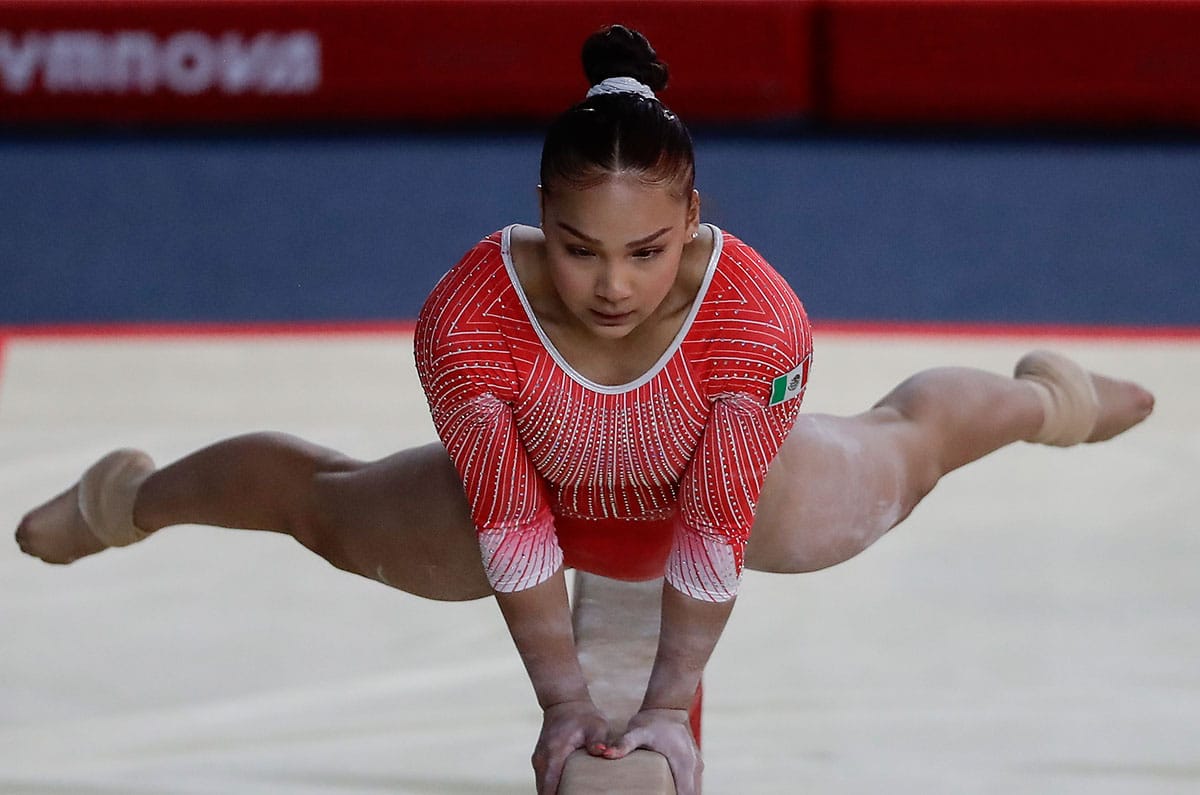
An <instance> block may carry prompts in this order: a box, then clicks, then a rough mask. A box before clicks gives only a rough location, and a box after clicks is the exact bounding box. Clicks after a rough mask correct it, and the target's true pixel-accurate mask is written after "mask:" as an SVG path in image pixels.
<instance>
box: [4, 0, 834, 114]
mask: <svg viewBox="0 0 1200 795" xmlns="http://www.w3.org/2000/svg"><path fill="white" fill-rule="evenodd" d="M812 7H813V3H812V2H778V0H620V1H615V2H584V1H582V0H526V1H525V2H520V1H516V0H454V1H453V2H450V1H448V0H406V1H405V2H394V1H389V0H294V1H284V0H238V1H237V2H230V1H215V0H113V1H112V2H104V3H96V2H81V1H80V0H8V2H5V3H3V4H0V70H3V73H2V74H0V78H7V80H3V79H0V119H10V120H12V119H18V120H95V119H99V120H108V121H137V120H157V121H198V120H205V121H259V120H305V119H339V118H342V119H349V120H355V121H361V120H368V121H369V120H380V119H402V120H415V121H433V122H444V121H462V120H492V119H497V118H500V119H505V118H518V119H527V118H534V119H544V118H548V117H550V116H552V115H554V114H556V113H558V112H559V111H561V110H562V109H564V108H565V107H567V106H568V105H569V104H570V103H572V102H574V101H577V100H579V99H581V98H582V96H583V93H584V91H585V90H586V88H587V84H586V82H585V80H584V78H583V73H582V69H581V68H580V65H579V48H580V45H582V43H583V40H584V38H585V37H586V36H587V34H588V33H590V32H592V31H593V30H596V29H597V28H599V27H600V26H601V25H603V24H608V23H612V22H622V23H624V24H627V25H631V26H634V27H637V28H639V29H641V30H642V31H643V32H645V33H646V34H647V36H649V37H650V40H651V41H652V42H653V43H654V45H655V47H656V48H657V49H658V51H659V53H660V56H661V57H662V58H663V59H664V60H666V61H667V62H668V63H669V65H670V66H671V67H672V69H673V73H674V75H675V76H676V77H675V78H674V79H673V80H672V83H671V86H670V87H669V88H668V90H667V92H666V93H665V94H664V95H663V98H664V100H665V101H666V102H667V103H668V104H669V105H670V106H672V107H673V108H674V109H675V110H677V111H678V112H679V113H680V114H681V115H683V116H684V117H685V118H687V119H689V120H701V121H702V120H730V121H761V120H769V119H778V118H796V117H798V116H800V115H802V114H804V113H806V112H807V110H808V105H809V85H810V80H809V79H808V77H807V70H808V67H809V64H810V63H811V53H810V51H809V40H810V35H809V31H810V26H809V19H810V17H811V13H812ZM80 32H83V33H84V36H85V38H83V39H81V38H79V37H78V34H79V33H80ZM146 33H150V34H152V39H153V40H152V41H151V42H150V43H149V44H147V40H146V38H145V34H146ZM233 33H237V34H238V35H239V36H240V38H239V39H236V40H235V44H236V50H235V52H236V54H237V58H240V59H241V60H242V62H243V66H244V67H246V68H248V69H250V72H249V73H248V72H246V71H245V69H243V71H242V72H240V73H239V72H237V69H236V68H235V69H234V71H233V73H230V71H229V69H230V62H231V59H230V58H227V57H223V54H224V51H222V49H221V48H222V46H224V45H223V44H222V40H223V38H225V37H228V36H230V35H231V34H233ZM64 34H66V35H67V36H68V37H69V36H76V38H74V39H71V38H67V39H64V38H63V35H64ZM197 34H198V35H197ZM264 35H266V36H275V37H276V38H275V40H274V45H272V43H271V41H268V42H267V47H266V51H265V56H264V57H265V59H266V60H265V62H264V63H265V65H264V64H262V63H260V64H259V67H260V68H258V73H257V75H256V74H254V73H253V72H254V68H253V63H254V62H253V58H254V54H253V53H252V52H251V50H250V45H251V43H252V42H254V41H255V40H256V37H259V39H258V40H259V41H260V43H261V41H262V39H261V37H262V36H264ZM131 36H132V38H131ZM139 36H140V37H141V38H138V37H139ZM181 36H183V37H184V38H182V39H181V38H180V37H181ZM5 37H7V38H5ZM39 37H40V38H39ZM297 37H299V38H297ZM64 42H65V43H64ZM280 42H283V46H284V47H286V46H289V45H291V46H293V50H292V51H290V56H289V52H288V51H286V49H285V50H284V51H282V52H279V51H276V52H272V51H271V49H270V48H271V46H275V45H279V43H280ZM197 47H198V48H199V49H198V50H197ZM121 48H124V49H123V50H122V49H121ZM138 48H142V49H140V50H139V49H138ZM146 48H149V50H147V49H146ZM131 49H132V50H138V52H137V53H136V56H137V57H136V58H135V57H133V56H131V55H130V50H131ZM276 49H277V50H278V47H276ZM150 50H153V52H154V53H155V54H154V55H153V56H150V55H147V52H149V51H150ZM260 54H261V53H260ZM288 57H291V58H292V62H291V63H289V62H288ZM22 59H24V60H22ZM39 59H40V60H39ZM55 59H57V60H55ZM122 59H123V60H122ZM51 61H53V65H52V64H51ZM117 61H120V63H117ZM81 64H82V65H81ZM114 64H116V65H114ZM272 64H275V66H272ZM276 67H278V68H281V69H282V70H283V71H282V72H281V73H280V74H278V75H276V77H278V78H279V80H278V81H277V82H276V88H278V86H279V85H283V86H284V87H286V88H288V90H287V91H285V92H284V93H278V92H277V91H271V90H264V86H267V87H268V88H269V86H270V85H271V82H270V81H271V77H270V72H271V69H273V68H276ZM297 67H298V68H299V71H300V72H301V73H302V74H300V75H299V76H297V74H296V69H297ZM289 68H291V70H292V71H291V72H290V73H289V72H288V69H289ZM22 69H24V71H21V70H22ZM131 70H132V71H136V73H137V75H138V78H139V79H141V80H142V81H143V82H141V83H139V82H138V81H137V80H134V79H133V78H131V77H130V74H131ZM51 72H52V73H53V75H54V76H53V77H51V76H50V73H51ZM318 72H319V75H318V74H317V73H318ZM147 73H151V74H149V76H147ZM239 74H240V75H241V79H242V82H241V83H237V80H238V75H239ZM247 74H249V75H250V76H249V78H247ZM168 76H173V78H174V79H173V80H172V79H168ZM314 78H315V81H314ZM223 80H224V84H223V83H222V81H223ZM247 80H248V82H247ZM289 81H290V82H289ZM6 84H7V86H6ZM14 84H17V85H15V88H17V89H20V90H14ZM230 85H234V88H233V89H232V90H231V89H230ZM114 86H115V88H114ZM310 88H311V90H308V89H310ZM180 89H183V90H180Z"/></svg>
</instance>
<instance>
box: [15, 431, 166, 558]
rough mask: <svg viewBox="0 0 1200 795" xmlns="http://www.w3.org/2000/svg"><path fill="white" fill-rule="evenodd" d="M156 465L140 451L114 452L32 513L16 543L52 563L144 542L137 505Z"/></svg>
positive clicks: (25, 550) (18, 530)
mask: <svg viewBox="0 0 1200 795" xmlns="http://www.w3.org/2000/svg"><path fill="white" fill-rule="evenodd" d="M154 469H155V467H154V461H153V460H151V458H150V456H148V455H146V454H145V453H143V452H141V451H140V450H116V451H114V452H112V453H109V454H108V455H106V456H104V457H103V458H101V459H100V460H99V461H97V462H96V463H95V464H93V465H92V466H91V467H90V468H89V469H88V471H87V472H85V473H84V474H83V477H82V478H80V479H79V482H78V483H77V484H75V485H74V486H73V487H71V488H70V489H68V490H67V491H65V492H63V493H62V494H60V495H58V496H57V497H55V498H54V499H52V500H50V501H49V502H47V503H46V504H45V505H42V506H41V507H39V508H35V509H34V510H33V511H30V512H29V513H28V514H27V515H26V516H25V518H24V519H22V520H21V524H20V525H18V527H17V534H16V539H17V545H18V546H20V547H21V550H22V551H23V552H25V553H27V554H30V555H33V556H34V557H38V558H41V559H42V560H44V561H46V562H47V563H71V562H72V561H76V560H79V559H80V558H82V557H86V556H87V555H94V554H95V553H97V552H99V551H101V550H103V549H107V548H108V547H118V546H125V545H127V544H132V543H135V542H137V541H140V540H142V539H143V538H145V537H146V533H145V532H144V531H142V530H141V529H140V528H138V527H136V526H135V525H134V523H133V505H134V501H135V499H136V498H137V491H138V488H139V487H140V486H141V484H142V482H143V481H144V480H145V479H146V478H147V477H149V475H150V474H151V473H152V472H153V471H154Z"/></svg>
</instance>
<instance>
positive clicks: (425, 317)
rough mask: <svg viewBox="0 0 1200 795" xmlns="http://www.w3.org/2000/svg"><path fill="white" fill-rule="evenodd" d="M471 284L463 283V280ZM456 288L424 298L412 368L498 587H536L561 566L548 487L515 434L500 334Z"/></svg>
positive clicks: (510, 378)
mask: <svg viewBox="0 0 1200 795" xmlns="http://www.w3.org/2000/svg"><path fill="white" fill-rule="evenodd" d="M468 287H469V285H468ZM477 297H478V295H477V294H476V295H472V293H471V291H470V290H469V289H463V285H462V284H452V285H449V286H445V287H444V285H441V284H439V286H438V289H436V290H435V291H434V293H433V294H432V295H431V296H430V299H429V300H428V301H427V302H426V305H425V307H424V308H423V309H422V311H421V315H420V317H419V318H418V321H417V332H416V336H415V340H414V351H415V354H416V361H417V373H418V375H419V376H420V379H421V385H422V387H423V388H424V390H425V396H426V399H427V400H428V402H429V408H430V413H431V414H432V416H433V423H434V426H435V427H436V428H437V432H438V436H439V437H440V438H441V440H442V443H443V444H444V445H445V447H446V451H447V453H449V455H450V459H451V461H453V462H454V466H455V468H456V469H457V470H458V474H459V476H460V477H461V478H462V482H463V489H464V491H465V492H466V496H467V500H468V503H469V504H470V506H471V516H472V519H473V521H474V523H475V527H476V531H477V532H478V534H479V539H480V548H481V552H482V555H483V562H484V568H485V571H486V572H487V574H488V579H489V580H490V581H491V583H492V587H493V588H495V589H496V590H498V591H517V590H523V589H525V588H529V587H531V586H533V585H536V584H538V583H540V582H542V581H544V580H545V579H547V578H548V577H549V576H550V575H551V574H553V573H554V572H555V571H556V570H557V569H558V568H559V567H560V566H561V564H562V552H561V550H559V548H558V543H557V540H556V538H555V536H554V524H553V518H552V516H551V514H550V510H549V501H548V499H547V495H546V491H545V484H544V483H543V482H542V479H541V477H540V476H539V475H538V473H537V471H536V469H535V467H534V465H533V463H532V461H531V460H530V458H529V455H528V453H527V452H526V451H525V448H524V446H523V445H522V443H521V440H520V438H519V437H518V434H517V427H516V422H515V420H514V418H513V411H512V400H513V398H514V393H515V390H516V371H515V367H514V365H513V362H512V360H511V357H510V356H509V354H508V350H507V346H505V345H504V337H503V334H502V330H501V329H500V328H498V327H497V326H496V325H495V324H494V323H489V322H486V321H484V320H482V319H481V318H480V317H479V316H478V315H475V314H472V306H473V304H474V299H475V298H477Z"/></svg>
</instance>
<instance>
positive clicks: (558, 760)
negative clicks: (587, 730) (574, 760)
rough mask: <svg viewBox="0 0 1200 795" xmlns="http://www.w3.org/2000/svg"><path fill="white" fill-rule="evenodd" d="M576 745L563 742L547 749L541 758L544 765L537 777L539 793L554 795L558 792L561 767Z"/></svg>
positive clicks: (540, 794)
mask: <svg viewBox="0 0 1200 795" xmlns="http://www.w3.org/2000/svg"><path fill="white" fill-rule="evenodd" d="M577 747H578V746H576V745H574V744H563V745H559V746H556V747H554V748H551V749H549V750H547V752H546V755H545V756H544V757H543V758H542V764H543V765H544V767H543V769H542V771H541V773H540V775H539V777H538V778H539V782H538V793H539V795H554V793H556V792H558V782H559V780H560V779H561V778H562V772H563V768H564V767H566V764H567V757H568V756H570V755H571V753H572V752H573V751H574V750H575V749H576V748H577Z"/></svg>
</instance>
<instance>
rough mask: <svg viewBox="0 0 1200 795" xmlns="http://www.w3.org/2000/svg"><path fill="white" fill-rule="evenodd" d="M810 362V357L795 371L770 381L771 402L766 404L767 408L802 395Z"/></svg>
mask: <svg viewBox="0 0 1200 795" xmlns="http://www.w3.org/2000/svg"><path fill="white" fill-rule="evenodd" d="M811 361H812V357H809V358H806V359H805V360H804V361H802V362H800V364H799V365H798V366H797V367H796V369H795V370H792V371H791V372H790V373H784V374H783V375H781V376H779V377H778V378H776V379H774V380H772V381H771V400H770V402H769V403H767V405H768V406H777V405H779V404H780V403H783V402H784V401H785V400H791V399H792V398H794V397H796V396H797V395H800V394H803V392H804V385H805V384H807V383H808V365H809V363H810V362H811Z"/></svg>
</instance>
